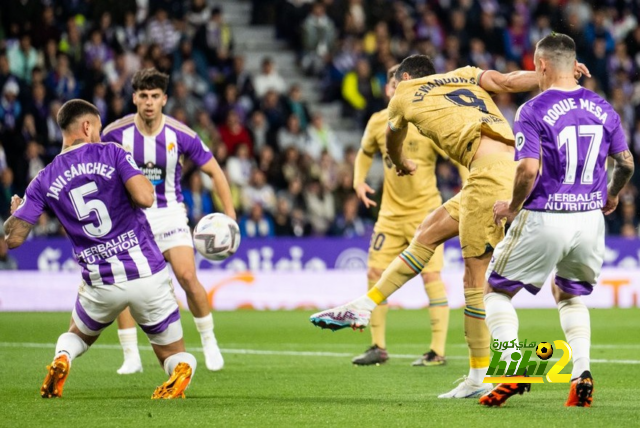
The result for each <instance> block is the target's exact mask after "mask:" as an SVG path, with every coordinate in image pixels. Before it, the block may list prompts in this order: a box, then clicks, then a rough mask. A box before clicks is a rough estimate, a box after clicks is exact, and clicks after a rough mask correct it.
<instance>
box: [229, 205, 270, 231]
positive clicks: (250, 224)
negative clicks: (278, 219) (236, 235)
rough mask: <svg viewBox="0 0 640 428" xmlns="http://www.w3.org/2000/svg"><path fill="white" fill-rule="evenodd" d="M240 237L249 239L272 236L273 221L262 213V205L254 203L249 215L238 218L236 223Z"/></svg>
mask: <svg viewBox="0 0 640 428" xmlns="http://www.w3.org/2000/svg"><path fill="white" fill-rule="evenodd" d="M238 226H240V235H241V236H243V237H249V238H264V237H271V236H274V227H273V221H272V220H271V219H270V218H269V217H268V216H267V215H265V213H264V210H263V209H262V205H260V204H259V203H255V204H253V205H252V206H251V211H250V214H249V215H244V216H242V217H240V221H239V223H238Z"/></svg>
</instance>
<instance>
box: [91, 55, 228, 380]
mask: <svg viewBox="0 0 640 428" xmlns="http://www.w3.org/2000/svg"><path fill="white" fill-rule="evenodd" d="M131 83H132V86H133V90H134V93H133V102H134V104H135V105H136V107H137V109H138V112H137V113H136V114H133V115H129V116H126V117H124V118H122V119H120V120H117V121H116V122H114V123H112V124H111V125H109V126H107V127H106V128H105V129H104V133H103V135H102V141H105V142H116V143H118V144H121V145H122V146H123V147H124V148H125V150H127V151H128V152H130V153H131V154H132V155H133V159H134V161H135V163H136V164H137V165H138V166H139V167H140V168H141V169H142V172H143V173H144V174H145V175H146V177H147V178H148V179H149V180H150V181H151V183H152V184H153V185H154V190H155V195H156V200H155V202H154V204H153V206H151V207H150V208H148V209H146V210H145V214H146V216H147V219H148V220H149V224H150V225H151V229H152V231H153V235H154V237H155V240H156V243H157V244H158V246H159V247H160V251H162V254H163V255H164V258H165V259H166V260H167V261H168V262H169V264H170V265H171V267H172V269H173V273H174V274H175V275H176V278H177V279H178V282H179V283H180V286H181V287H182V288H183V289H184V291H185V293H186V294H187V302H188V304H189V309H190V310H191V313H192V314H193V316H194V321H195V324H196V328H197V329H198V332H199V333H200V339H201V341H202V348H203V351H204V356H205V363H206V366H207V368H208V369H209V370H213V371H217V370H221V369H222V367H223V365H224V360H223V358H222V354H221V353H220V348H219V347H218V342H217V340H216V337H215V335H214V333H213V317H212V315H211V307H210V306H209V301H208V299H207V293H206V291H205V289H204V287H203V286H202V284H201V283H200V281H198V278H197V276H196V264H195V257H194V251H193V240H192V238H191V233H190V231H189V226H188V220H187V214H186V209H185V207H184V204H183V203H182V200H183V198H182V191H181V189H180V178H181V174H182V165H181V163H180V158H181V157H182V156H183V155H185V156H187V157H188V158H190V159H191V160H192V161H193V162H194V163H195V164H196V165H197V166H198V167H200V169H201V170H202V171H203V172H205V173H206V174H208V175H209V176H210V177H211V178H212V180H213V184H214V188H215V190H216V192H217V193H218V195H219V196H220V199H221V200H222V205H223V208H224V213H225V214H226V215H228V216H229V217H231V218H233V219H235V218H236V214H235V210H234V208H233V202H232V200H231V190H230V189H229V183H227V179H226V178H225V176H224V173H223V172H222V170H221V169H220V166H219V165H218V163H217V162H216V160H215V159H214V158H213V156H212V155H211V152H210V151H209V148H208V147H207V146H206V145H205V144H204V143H203V142H202V140H201V139H200V137H198V135H197V134H196V133H195V132H194V131H193V130H192V129H190V128H189V127H187V126H186V125H184V124H182V123H180V122H178V121H177V120H175V119H173V118H172V117H169V116H167V115H165V114H163V113H162V108H163V107H164V105H165V104H166V103H167V93H166V92H167V86H168V84H169V76H168V75H166V74H164V73H161V72H159V71H157V70H156V69H154V68H148V69H143V70H140V71H138V72H136V73H135V74H134V76H133V79H132V82H131ZM118 337H119V338H120V344H121V345H122V348H123V351H124V363H123V365H122V367H120V369H119V370H118V373H119V374H130V373H136V372H141V371H142V362H141V360H140V353H139V351H138V339H137V336H136V329H135V323H134V320H133V318H132V317H131V314H130V313H129V312H128V311H124V312H123V313H122V315H121V316H120V317H118Z"/></svg>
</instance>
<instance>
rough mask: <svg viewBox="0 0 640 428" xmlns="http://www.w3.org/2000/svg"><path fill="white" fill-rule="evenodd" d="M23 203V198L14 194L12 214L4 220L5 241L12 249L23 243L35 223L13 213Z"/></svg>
mask: <svg viewBox="0 0 640 428" xmlns="http://www.w3.org/2000/svg"><path fill="white" fill-rule="evenodd" d="M21 203H22V198H20V197H19V196H18V195H13V197H12V198H11V214H12V215H11V216H10V217H9V218H8V219H7V221H5V222H4V241H5V242H6V243H7V247H9V248H10V249H11V248H17V247H19V246H20V245H22V243H23V242H24V241H25V239H27V236H29V232H31V229H32V228H33V224H31V223H29V222H26V221H24V220H21V219H19V218H17V217H15V216H13V213H15V212H16V210H17V209H18V207H19V206H20V204H21Z"/></svg>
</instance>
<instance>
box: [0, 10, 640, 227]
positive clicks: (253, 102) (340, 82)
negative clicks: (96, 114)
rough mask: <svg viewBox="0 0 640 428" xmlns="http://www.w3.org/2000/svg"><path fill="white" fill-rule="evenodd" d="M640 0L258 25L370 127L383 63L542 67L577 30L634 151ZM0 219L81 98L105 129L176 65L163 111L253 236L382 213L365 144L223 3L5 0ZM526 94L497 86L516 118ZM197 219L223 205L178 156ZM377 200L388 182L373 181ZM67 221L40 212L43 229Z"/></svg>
mask: <svg viewBox="0 0 640 428" xmlns="http://www.w3.org/2000/svg"><path fill="white" fill-rule="evenodd" d="M638 16H640V6H639V5H638V2H630V1H621V0H620V1H614V0H610V1H599V2H595V1H593V2H588V1H580V0H547V1H523V0H517V1H513V2H511V1H509V2H507V1H496V0H458V1H456V0H439V1H438V0H430V1H429V0H415V1H391V0H320V1H311V0H253V9H252V23H253V24H262V25H264V24H269V25H274V26H275V27H276V33H277V35H278V37H279V38H281V39H283V40H286V41H287V42H288V43H289V45H290V46H291V48H292V49H294V50H295V51H296V52H297V54H298V58H299V66H300V68H301V70H303V71H304V72H305V73H306V74H307V75H309V76H313V77H314V78H317V79H318V83H319V85H320V87H321V88H322V89H321V93H322V101H323V102H333V101H337V100H339V101H341V102H342V104H343V106H344V115H345V116H346V117H351V118H353V124H354V125H353V126H356V127H359V128H360V129H362V128H363V127H364V124H365V123H366V120H367V118H368V117H369V116H370V114H371V113H373V112H374V111H376V110H379V109H381V108H383V107H384V105H385V102H386V101H385V100H384V98H383V92H384V91H383V87H384V84H385V83H386V82H385V80H386V77H385V74H386V73H385V71H386V69H387V68H388V67H390V66H391V65H393V64H395V63H397V62H399V61H401V60H402V58H404V57H405V56H407V55H409V54H411V53H424V54H429V55H430V56H432V57H433V58H434V61H435V64H436V66H437V71H439V72H445V71H447V70H452V69H454V68H457V67H460V66H464V65H474V66H477V67H481V68H494V69H497V70H501V71H510V70H515V69H520V68H524V69H529V70H531V69H533V59H532V52H533V48H534V47H535V43H536V41H537V40H539V39H540V38H541V37H543V36H545V35H547V34H549V33H550V32H551V31H552V30H556V31H560V32H565V33H567V34H569V35H571V36H572V37H573V38H574V39H575V40H576V42H577V44H578V54H579V58H580V60H581V61H583V62H584V63H585V64H587V66H588V67H589V68H590V70H591V72H592V75H593V78H592V79H585V80H584V81H583V82H582V84H583V85H585V86H586V87H588V88H591V89H593V90H594V91H597V92H599V93H602V94H605V95H606V97H607V99H608V100H610V102H611V103H612V104H613V106H614V107H615V108H616V110H617V111H618V113H619V114H620V116H621V118H622V120H623V123H624V126H625V129H626V130H627V131H628V141H629V144H630V146H631V149H632V151H633V152H634V153H635V155H636V158H637V156H638V155H639V154H640V78H639V76H640V74H639V72H638V70H640V27H639V26H638V22H637V17H638ZM0 23H1V26H0V143H1V144H0V189H1V192H0V217H2V218H6V216H7V214H8V211H9V200H10V197H11V195H12V194H14V193H17V194H23V192H24V189H25V187H26V185H27V184H28V183H29V181H30V180H31V179H32V178H33V177H34V176H35V175H36V174H37V173H38V171H39V170H40V169H42V168H43V167H44V166H45V165H46V164H47V163H48V162H50V161H51V159H52V158H53V157H54V156H55V155H56V154H57V153H59V152H60V148H61V141H62V137H61V134H60V131H59V129H58V128H57V126H56V122H55V117H56V114H57V111H58V109H59V108H60V106H61V104H62V103H64V102H65V101H67V100H69V99H71V98H75V97H81V98H83V99H86V100H88V101H91V102H92V103H94V104H95V105H96V106H97V107H98V109H99V110H100V112H101V116H102V122H103V124H104V125H107V124H109V123H111V122H113V121H114V120H116V119H119V118H121V117H122V116H124V115H126V114H130V113H134V112H135V107H134V106H133V104H132V102H131V94H132V89H131V85H130V79H131V76H132V74H133V73H134V72H135V71H136V70H138V69H140V68H146V67H156V68H157V69H159V70H161V71H163V72H165V73H168V74H170V75H171V85H170V89H169V101H168V103H167V105H166V107H165V113H167V114H169V115H172V116H174V117H175V118H176V119H178V120H180V121H182V122H184V123H186V124H187V125H189V126H191V127H192V128H193V129H194V130H195V131H196V132H197V133H198V134H199V135H200V137H201V138H202V140H203V141H204V142H205V144H207V145H208V146H209V147H210V148H211V151H212V152H213V153H214V155H215V157H216V159H217V160H218V162H219V163H220V164H221V165H222V166H223V168H224V170H225V172H226V174H227V176H228V179H229V181H230V184H231V189H232V194H233V197H234V202H235V205H236V208H237V210H238V213H239V224H240V227H241V229H242V232H243V234H244V235H245V236H309V235H332V236H347V237H350V236H365V235H367V234H368V233H369V232H370V230H371V224H372V222H373V220H374V217H375V212H374V213H372V212H369V211H367V210H364V209H363V207H362V206H361V205H360V204H359V203H358V200H357V198H356V196H355V193H354V192H353V190H352V180H353V163H354V159H355V154H356V150H357V147H358V141H340V140H339V139H338V138H337V136H336V133H335V132H334V131H333V130H332V129H331V127H330V125H329V124H328V123H327V122H326V120H325V119H324V118H323V117H322V115H321V114H320V113H318V111H315V110H314V108H313V106H310V105H309V104H308V102H307V101H306V100H305V99H304V97H303V96H302V90H301V88H300V87H299V86H297V85H289V84H288V83H287V82H286V80H285V79H284V78H283V77H282V76H281V75H280V74H279V73H278V70H277V65H278V64H275V63H274V62H273V61H272V60H271V59H270V58H268V57H265V58H264V59H263V60H262V65H261V69H260V70H259V71H257V72H255V73H252V72H250V71H248V70H247V69H246V67H245V58H244V57H243V52H240V51H238V50H237V49H235V47H234V34H233V29H232V28H231V26H230V25H229V24H228V23H227V22H226V21H225V18H224V11H223V9H222V8H221V7H220V6H218V5H217V4H216V2H215V1H210V0H153V1H150V0H119V1H117V2H113V1H110V0H92V1H87V0H60V1H53V0H20V1H11V2H8V3H7V4H6V5H3V7H2V8H0ZM531 95H532V94H525V95H523V96H518V97H511V96H510V95H500V96H497V97H496V102H497V104H498V106H499V107H500V109H501V111H502V112H503V113H504V115H505V116H506V117H507V119H509V120H510V121H512V120H513V118H514V116H515V112H516V110H517V107H518V105H519V104H520V103H522V102H523V101H525V100H526V99H527V98H528V97H530V96H531ZM184 171H185V174H184V180H183V191H184V197H185V203H186V205H187V208H188V213H189V219H190V221H191V223H192V224H195V222H197V220H198V219H199V218H200V217H202V216H203V215H204V214H206V213H208V212H211V211H212V210H216V207H217V206H219V204H218V201H216V199H215V197H214V195H213V193H212V191H211V183H210V181H209V180H208V179H207V177H206V176H203V175H201V174H199V173H194V171H195V169H194V168H193V167H192V166H190V165H189V164H188V161H187V164H186V165H185V168H184ZM437 175H438V182H439V187H440V188H441V190H442V192H443V197H444V199H448V198H449V197H451V196H452V195H453V194H455V192H456V191H457V190H458V189H459V186H460V180H459V177H458V175H457V171H456V170H455V169H454V168H452V166H451V165H450V164H449V163H448V162H445V161H443V162H441V163H439V165H438V169H437ZM639 187H640V178H638V177H637V176H636V178H634V181H633V182H632V184H630V185H629V186H628V187H627V189H626V190H625V191H624V193H623V194H622V195H621V202H622V203H621V204H620V207H619V209H618V211H617V212H616V213H615V214H614V215H613V216H611V217H610V218H609V219H608V222H607V224H608V232H609V233H610V234H614V235H624V236H629V237H631V236H637V234H638V227H637V226H638V223H639V217H638V210H637V206H638V202H639V201H640V194H639V192H638V188H639ZM377 193H378V194H377V197H378V198H379V196H380V195H379V193H380V192H377ZM61 233H64V231H63V230H61V228H60V227H59V225H58V224H57V222H56V221H55V220H53V219H51V218H49V217H47V216H43V217H42V218H41V221H40V222H39V224H38V225H37V227H36V228H35V229H34V231H33V234H34V235H36V236H44V235H56V234H61Z"/></svg>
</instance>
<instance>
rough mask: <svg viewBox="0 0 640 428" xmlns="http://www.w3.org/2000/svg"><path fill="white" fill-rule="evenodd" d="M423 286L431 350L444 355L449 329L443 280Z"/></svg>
mask: <svg viewBox="0 0 640 428" xmlns="http://www.w3.org/2000/svg"><path fill="white" fill-rule="evenodd" d="M424 288H425V290H426V291H427V296H429V318H430V319H431V350H432V351H433V352H435V353H436V354H438V355H440V356H444V355H445V354H444V353H445V343H446V341H447V330H448V329H449V301H448V300H447V293H446V290H445V286H444V282H442V281H432V282H429V283H427V284H425V285H424ZM372 319H373V318H372Z"/></svg>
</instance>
